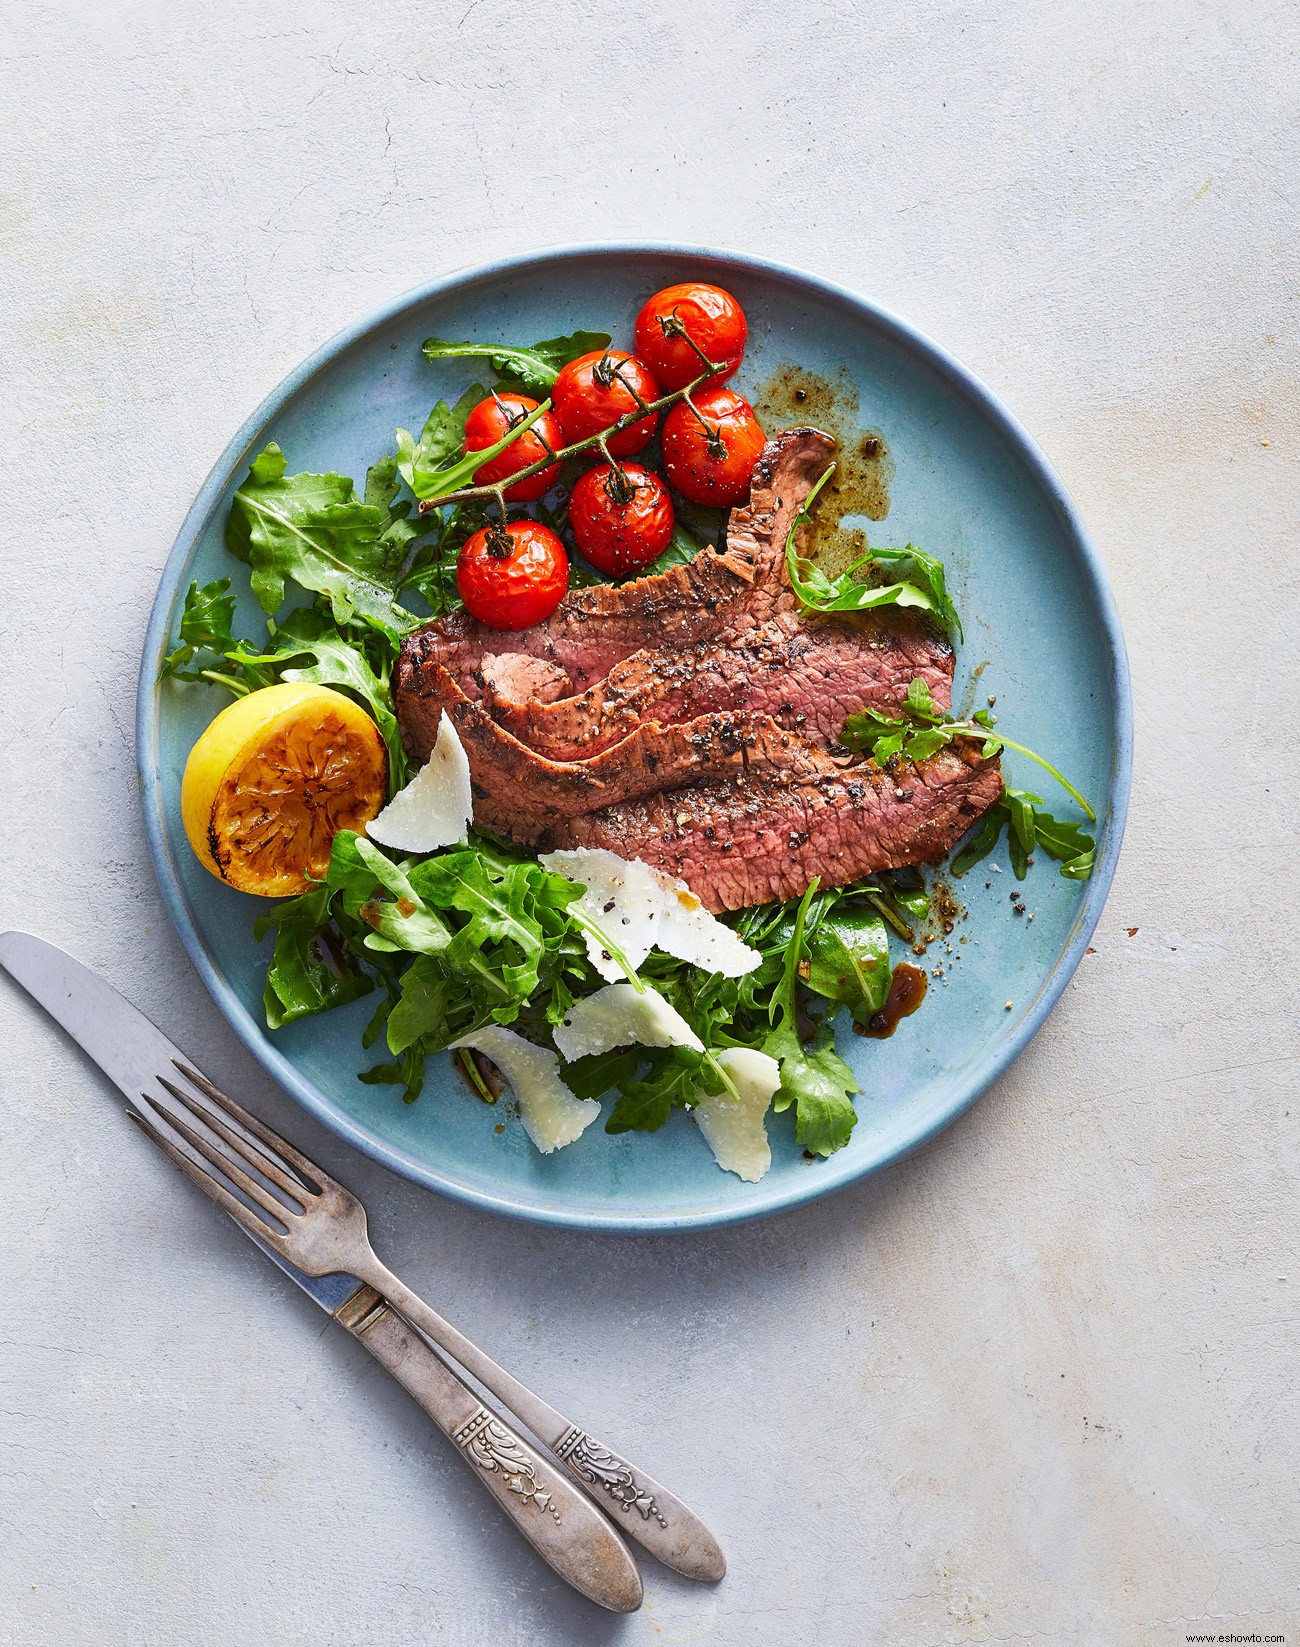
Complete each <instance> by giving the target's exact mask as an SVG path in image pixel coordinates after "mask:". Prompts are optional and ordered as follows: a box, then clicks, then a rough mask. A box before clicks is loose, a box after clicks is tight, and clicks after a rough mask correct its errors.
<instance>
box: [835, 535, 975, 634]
mask: <svg viewBox="0 0 1300 1647" xmlns="http://www.w3.org/2000/svg"><path fill="white" fill-rule="evenodd" d="M867 563H868V564H873V565H876V566H892V567H894V568H896V569H897V571H898V576H899V578H900V579H901V580H902V583H903V587H904V588H907V587H908V586H911V587H913V588H918V589H923V590H924V591H925V592H926V594H928V595H929V597H930V599H931V601H932V602H933V603H934V604H933V607H932V608H931V609H932V611H933V612H934V615H935V617H936V618H938V620H939V622H940V623H941V624H942V625H943V627H944V628H945V629H946V630H947V631H948V633H949V634H955V635H956V637H957V639H958V640H963V639H964V638H965V636H964V634H963V631H962V626H961V618H960V616H959V615H958V612H957V608H956V607H955V606H954V605H953V603H952V597H951V596H950V595H949V593H948V584H947V580H946V578H945V576H944V569H943V562H942V561H941V560H936V559H935V557H934V556H933V555H927V554H926V553H925V551H924V550H922V549H918V548H917V547H916V545H915V544H914V543H909V544H908V545H907V547H906V548H905V549H873V550H872V551H871V553H870V554H869V555H868V556H867ZM858 564H859V565H862V564H863V563H862V562H861V561H859V563H858ZM898 604H899V605H900V606H906V605H908V604H910V603H909V602H907V601H900V602H899V603H898Z"/></svg>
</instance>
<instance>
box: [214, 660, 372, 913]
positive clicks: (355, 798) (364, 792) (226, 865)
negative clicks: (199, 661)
mask: <svg viewBox="0 0 1300 1647" xmlns="http://www.w3.org/2000/svg"><path fill="white" fill-rule="evenodd" d="M387 775H388V756H387V752H386V750H385V749H384V740H383V738H382V736H381V735H380V731H379V728H378V727H377V726H376V725H375V723H374V721H373V720H371V718H370V716H369V715H367V714H366V712H365V710H364V709H362V708H360V707H359V706H358V705H357V704H355V703H353V701H352V699H351V698H346V697H344V696H343V694H342V693H341V692H335V691H332V690H331V689H330V688H329V687H328V686H313V685H305V684H304V685H298V684H293V683H289V682H283V683H282V684H280V685H279V686H266V687H263V688H261V690H260V691H257V692H250V693H248V694H247V696H246V697H242V698H237V699H236V700H235V702H234V703H232V704H228V705H227V706H226V708H225V709H223V710H222V711H221V713H220V714H219V715H218V716H217V717H216V719H215V720H214V721H213V722H212V723H211V725H210V726H209V727H208V728H207V730H206V731H205V732H204V733H203V735H202V737H200V738H199V740H198V742H197V743H196V744H195V745H194V747H193V749H191V750H190V756H189V760H188V761H187V762H186V763H185V775H184V777H183V778H182V780H181V819H182V822H183V823H184V825H185V834H186V837H187V839H188V840H189V843H190V845H191V846H192V847H193V848H194V852H195V855H196V856H197V857H198V859H199V862H200V863H201V864H202V865H203V867H204V868H205V869H207V870H209V871H210V872H211V873H212V874H213V875H215V876H216V877H217V878H218V879H219V880H222V881H224V882H225V883H226V885H227V886H233V887H235V888H237V889H238V890H239V891H240V892H255V893H260V894H261V895H262V896H263V897H268V898H284V897H289V896H292V895H293V894H295V893H298V892H304V891H306V889H307V887H308V886H309V885H310V883H311V881H312V880H313V879H315V880H319V879H320V877H321V876H323V875H324V873H325V871H326V869H327V868H328V867H329V860H330V847H331V845H332V843H333V840H334V837H335V835H336V834H338V832H339V830H341V829H352V830H356V831H357V833H358V834H364V833H365V827H366V825H367V823H369V822H370V820H371V819H372V818H373V817H375V816H376V814H377V813H378V812H379V810H380V808H381V807H382V806H383V804H384V795H385V790H386V785H387Z"/></svg>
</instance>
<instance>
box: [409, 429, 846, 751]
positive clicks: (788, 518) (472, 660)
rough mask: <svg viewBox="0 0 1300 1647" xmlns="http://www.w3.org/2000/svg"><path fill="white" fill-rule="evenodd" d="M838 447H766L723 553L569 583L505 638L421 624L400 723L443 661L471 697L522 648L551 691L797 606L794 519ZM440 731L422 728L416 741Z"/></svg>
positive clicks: (465, 624)
mask: <svg viewBox="0 0 1300 1647" xmlns="http://www.w3.org/2000/svg"><path fill="white" fill-rule="evenodd" d="M834 450H835V443H834V441H833V440H832V439H831V437H830V436H829V435H824V434H822V432H821V431H820V430H819V429H807V428H803V429H786V430H783V431H782V432H781V433H780V434H779V435H776V436H774V437H773V438H772V439H771V440H769V441H768V443H767V445H766V446H765V447H764V448H763V452H762V455H761V456H760V458H759V460H758V462H757V463H756V464H755V466H754V478H753V481H752V484H751V489H750V502H749V504H748V505H747V506H746V507H745V508H743V509H734V510H733V511H732V513H731V521H730V525H729V527H728V531H727V547H726V548H725V549H724V550H717V549H703V550H701V551H700V553H699V554H698V555H696V557H695V559H694V560H693V561H691V562H689V564H687V565H685V566H673V567H670V568H669V569H668V571H666V572H659V573H656V574H655V576H653V577H647V578H638V579H637V580H636V581H635V582H633V583H621V584H596V585H593V586H592V587H590V588H587V589H574V590H571V591H570V592H569V593H568V594H567V595H566V596H565V597H564V599H563V600H562V601H561V602H560V604H559V606H558V607H557V608H556V609H555V611H554V612H553V613H552V614H551V616H550V617H549V618H548V619H547V620H546V622H545V623H539V624H536V625H534V626H533V628H531V629H521V630H520V631H518V633H517V634H514V635H506V634H503V633H502V631H501V630H499V629H489V628H488V627H487V626H486V625H484V624H481V623H478V622H476V621H475V620H474V619H473V618H471V617H470V615H469V613H468V612H464V611H461V612H453V613H451V614H450V615H449V616H447V617H445V618H437V619H435V620H434V621H433V622H432V623H429V624H426V625H425V626H424V628H422V629H417V630H416V631H415V633H414V634H412V635H408V636H407V637H406V639H405V640H404V641H403V642H402V650H401V656H400V657H399V659H398V663H397V671H396V702H397V714H398V719H399V720H400V721H401V723H402V726H403V730H404V731H407V732H408V733H409V732H410V731H411V729H413V728H418V727H419V723H420V722H421V720H422V719H424V718H425V712H424V710H423V708H422V705H421V699H422V696H423V695H424V694H422V691H421V685H422V681H423V679H424V677H425V675H426V674H427V672H428V671H430V670H431V669H432V668H434V667H435V666H441V667H442V668H444V669H446V670H447V671H448V672H449V673H450V674H451V675H452V677H453V678H454V680H455V681H456V684H457V685H458V686H459V687H460V689H461V691H462V692H463V693H464V694H465V696H466V697H467V698H469V699H470V700H471V701H475V700H477V699H478V698H479V697H480V695H481V694H482V692H483V689H484V678H485V664H487V660H489V659H490V660H491V664H490V668H491V671H492V674H493V678H494V679H496V678H501V677H502V676H503V674H504V676H505V677H506V678H510V675H511V669H510V666H509V664H508V663H507V662H506V660H507V659H508V658H510V657H511V656H519V655H523V656H526V657H529V658H533V659H536V660H538V663H539V664H540V665H542V666H544V667H543V669H542V671H540V672H538V671H536V670H534V671H532V672H531V674H530V676H529V677H528V678H530V679H531V680H532V682H533V685H534V686H537V685H541V687H542V689H543V692H545V693H546V694H547V695H549V696H558V695H560V693H561V692H564V693H566V694H568V693H572V692H574V691H578V692H581V691H584V690H585V689H586V688H587V687H588V686H590V685H591V684H592V683H593V682H594V681H598V680H601V679H603V678H604V677H605V676H606V675H607V674H608V673H609V671H610V670H611V669H612V668H613V667H614V665H615V664H616V663H618V662H620V661H621V660H622V659H623V658H627V657H630V656H631V655H632V653H633V652H638V651H640V650H641V648H642V647H643V646H644V645H645V640H646V636H647V635H654V636H655V638H656V641H657V642H658V643H659V644H660V645H663V646H666V647H674V648H681V647H686V646H692V645H694V644H695V643H696V642H697V641H701V640H705V639H708V638H709V637H711V636H713V635H717V634H721V633H733V632H736V631H738V630H741V629H746V628H752V627H753V626H754V625H755V624H758V623H762V622H764V621H765V620H766V619H767V618H769V617H771V616H772V615H773V613H774V612H775V611H777V610H778V609H784V608H786V607H789V606H791V605H792V604H793V599H794V597H793V595H792V594H791V592H790V590H789V589H788V588H787V586H786V583H785V580H784V578H783V577H779V576H778V575H776V574H777V573H778V571H779V568H780V567H781V566H782V564H783V562H784V555H785V540H786V536H787V534H788V533H789V529H790V523H791V522H792V521H793V519H794V517H795V515H796V514H797V513H798V512H799V510H800V509H801V508H802V507H803V504H804V500H805V499H806V498H807V496H808V493H809V492H810V491H811V490H812V488H813V486H814V484H815V483H816V481H817V479H818V477H819V476H820V474H821V473H822V471H823V470H824V469H825V468H826V465H827V463H828V462H829V461H830V459H831V456H832V454H833V452H834ZM436 735H437V726H436V716H435V725H434V727H433V729H432V733H430V730H429V728H427V727H425V728H424V729H423V730H422V731H420V730H416V731H415V732H414V736H415V739H416V742H417V744H419V743H423V744H426V746H427V745H428V744H431V743H432V741H433V737H435V736H436Z"/></svg>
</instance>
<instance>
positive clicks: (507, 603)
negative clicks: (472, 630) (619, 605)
mask: <svg viewBox="0 0 1300 1647" xmlns="http://www.w3.org/2000/svg"><path fill="white" fill-rule="evenodd" d="M456 587H457V588H458V589H459V590H460V598H461V599H462V600H463V601H464V602H465V606H466V608H467V609H468V611H469V615H470V616H471V617H472V618H477V619H478V620H479V622H480V623H486V624H488V625H490V627H491V628H493V629H530V628H531V627H532V626H533V624H535V623H541V622H542V620H543V619H544V618H549V617H550V615H551V613H552V612H554V610H555V608H556V607H557V606H558V605H559V604H560V602H561V601H562V600H563V599H564V592H565V590H566V589H567V588H568V587H569V557H568V556H567V555H566V554H565V552H564V545H563V544H562V543H561V542H560V540H559V538H557V537H556V535H555V533H554V532H552V531H551V529H550V527H548V526H539V525H538V523H537V522H536V521H535V520H512V521H511V522H510V524H509V525H508V526H504V527H503V526H501V525H500V524H498V523H496V522H494V523H493V524H492V525H491V526H485V527H483V529H482V530H481V531H478V532H475V534H474V536H473V537H472V538H469V539H467V540H466V543H465V547H464V548H463V549H462V550H461V552H460V559H459V560H458V561H457V562H456Z"/></svg>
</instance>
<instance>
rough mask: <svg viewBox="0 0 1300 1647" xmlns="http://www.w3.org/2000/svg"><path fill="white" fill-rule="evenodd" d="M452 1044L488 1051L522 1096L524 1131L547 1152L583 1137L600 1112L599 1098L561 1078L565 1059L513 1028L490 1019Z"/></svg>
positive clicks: (520, 1114)
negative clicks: (582, 1093) (581, 1093)
mask: <svg viewBox="0 0 1300 1647" xmlns="http://www.w3.org/2000/svg"><path fill="white" fill-rule="evenodd" d="M452 1046H453V1047H473V1048H474V1049H475V1051H477V1052H482V1053H486V1055H487V1056H488V1057H489V1058H490V1059H491V1060H492V1062H493V1063H494V1064H495V1065H496V1066H497V1068H498V1069H499V1070H500V1071H501V1073H502V1075H504V1076H505V1078H506V1080H507V1081H509V1083H510V1088H511V1091H512V1092H513V1093H514V1095H515V1097H516V1098H517V1099H518V1101H519V1119H520V1120H521V1121H522V1122H523V1124H524V1131H525V1132H526V1133H527V1134H528V1136H529V1137H530V1138H531V1139H532V1141H533V1143H534V1144H536V1145H537V1147H538V1149H539V1150H541V1152H542V1154H543V1155H550V1154H551V1152H552V1151H553V1150H557V1149H563V1147H564V1146H565V1144H571V1143H573V1141H574V1139H575V1138H581V1136H582V1134H583V1133H584V1132H585V1131H586V1130H587V1128H588V1127H589V1126H590V1125H591V1123H592V1122H593V1121H594V1120H595V1119H596V1117H597V1116H598V1115H599V1114H600V1105H599V1104H598V1103H597V1102H596V1100H595V1099H594V1098H576V1097H574V1095H573V1093H571V1092H570V1091H569V1089H568V1087H566V1086H565V1084H564V1082H563V1081H562V1080H561V1079H560V1061H559V1059H558V1058H557V1057H556V1056H555V1054H554V1053H553V1052H551V1051H550V1050H549V1049H548V1048H546V1047H539V1046H535V1045H534V1044H533V1043H532V1042H531V1041H526V1040H525V1039H524V1038H523V1036H522V1035H516V1034H515V1032H514V1030H512V1029H505V1028H503V1027H502V1025H500V1024H488V1025H486V1026H485V1027H484V1028H483V1029H476V1030H475V1031H474V1033H473V1034H472V1035H463V1036H462V1037H461V1038H460V1040H459V1041H453V1042H452Z"/></svg>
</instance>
